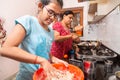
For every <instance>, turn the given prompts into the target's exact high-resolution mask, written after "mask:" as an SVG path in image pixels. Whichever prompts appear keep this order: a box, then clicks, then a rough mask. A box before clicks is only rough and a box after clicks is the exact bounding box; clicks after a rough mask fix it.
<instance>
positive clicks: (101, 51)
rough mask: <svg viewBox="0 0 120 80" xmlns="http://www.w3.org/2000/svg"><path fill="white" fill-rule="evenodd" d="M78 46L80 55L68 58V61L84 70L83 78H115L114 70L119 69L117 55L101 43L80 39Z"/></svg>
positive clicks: (97, 79)
mask: <svg viewBox="0 0 120 80" xmlns="http://www.w3.org/2000/svg"><path fill="white" fill-rule="evenodd" d="M78 47H79V49H80V50H79V54H80V56H76V55H74V56H75V57H74V58H73V57H72V58H69V63H70V64H73V65H76V66H78V67H79V68H80V69H81V70H82V71H83V72H84V75H85V80H111V77H112V78H115V71H120V61H119V60H120V57H119V55H117V53H116V52H114V51H113V50H111V49H109V48H108V47H106V46H105V45H103V44H102V43H100V42H97V41H82V42H81V43H80V44H78ZM86 65H87V67H86ZM88 65H90V67H88ZM88 70H90V72H89V71H88ZM113 80H114V79H113ZM115 80H116V79H115Z"/></svg>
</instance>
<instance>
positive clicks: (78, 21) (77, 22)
mask: <svg viewBox="0 0 120 80" xmlns="http://www.w3.org/2000/svg"><path fill="white" fill-rule="evenodd" d="M66 10H72V11H73V12H74V14H75V15H74V19H73V23H72V24H71V27H72V28H74V27H75V26H83V7H74V8H64V9H63V10H62V12H64V11H66ZM79 36H83V28H82V29H81V30H80V32H79Z"/></svg>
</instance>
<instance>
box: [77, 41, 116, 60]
mask: <svg viewBox="0 0 120 80" xmlns="http://www.w3.org/2000/svg"><path fill="white" fill-rule="evenodd" d="M78 47H79V54H80V55H81V56H82V57H83V58H84V57H86V56H87V57H92V58H93V57H94V58H97V59H98V60H104V59H108V58H114V57H117V53H116V52H114V51H113V50H111V49H109V48H108V47H106V46H105V45H103V44H102V43H101V42H98V41H81V42H80V43H79V44H78ZM81 56H76V58H78V59H80V58H82V57H81Z"/></svg>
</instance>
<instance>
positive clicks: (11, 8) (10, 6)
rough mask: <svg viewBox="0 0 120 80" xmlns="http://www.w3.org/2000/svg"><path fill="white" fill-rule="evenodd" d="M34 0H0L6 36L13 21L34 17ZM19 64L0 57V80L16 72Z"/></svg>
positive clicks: (12, 25)
mask: <svg viewBox="0 0 120 80" xmlns="http://www.w3.org/2000/svg"><path fill="white" fill-rule="evenodd" d="M36 7H37V6H36V4H35V0H1V2H0V17H2V18H4V19H5V23H4V28H5V29H6V30H7V34H9V33H10V32H11V31H12V28H13V27H14V20H15V19H16V18H18V17H19V16H23V15H26V14H30V15H36V12H37V8H36ZM18 64H19V62H17V61H14V60H11V59H8V58H4V57H1V56H0V80H4V79H5V78H7V77H9V76H11V75H12V74H14V73H16V72H17V71H18Z"/></svg>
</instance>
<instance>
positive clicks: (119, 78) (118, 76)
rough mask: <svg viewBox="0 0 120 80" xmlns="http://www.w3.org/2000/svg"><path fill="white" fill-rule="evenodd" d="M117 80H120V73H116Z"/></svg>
mask: <svg viewBox="0 0 120 80" xmlns="http://www.w3.org/2000/svg"><path fill="white" fill-rule="evenodd" d="M115 76H116V80H120V71H116V72H115Z"/></svg>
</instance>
